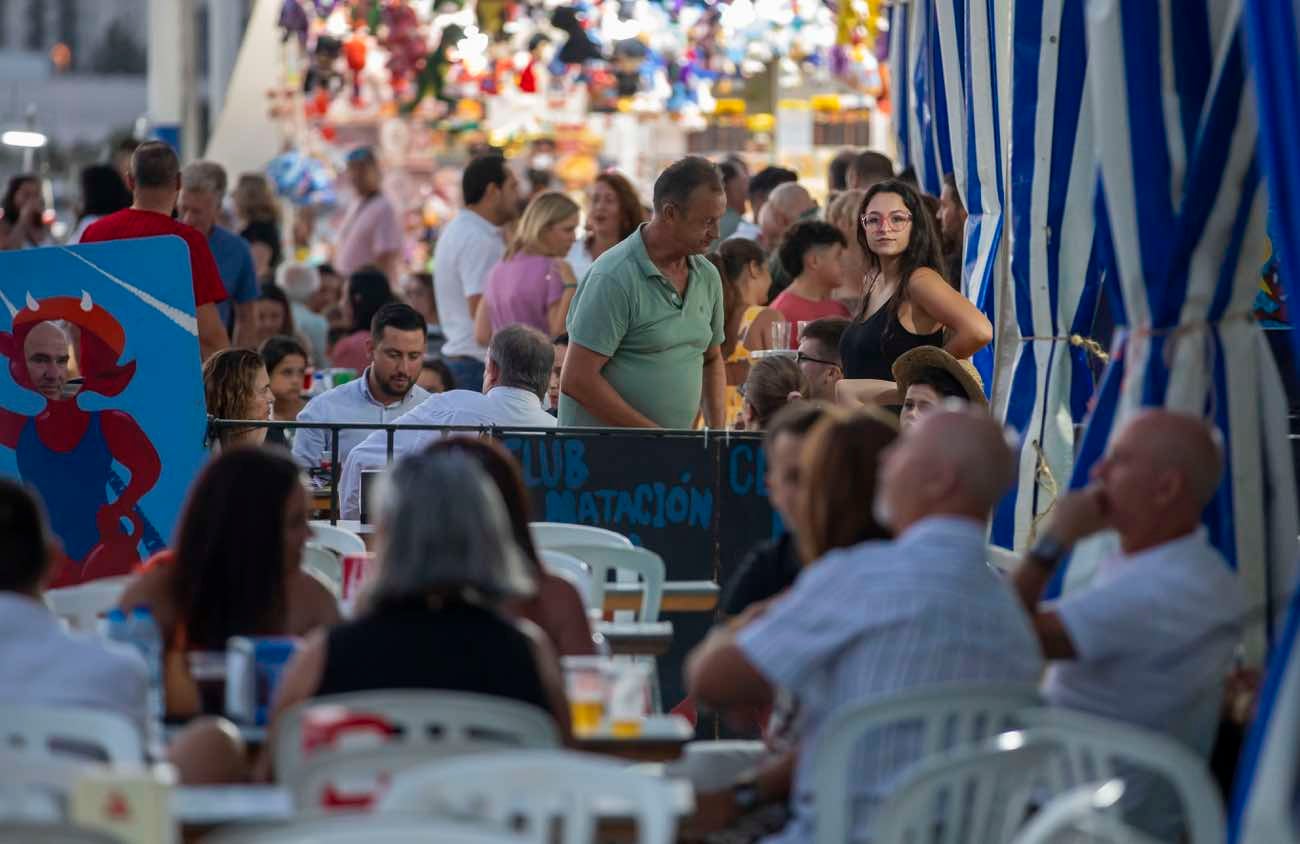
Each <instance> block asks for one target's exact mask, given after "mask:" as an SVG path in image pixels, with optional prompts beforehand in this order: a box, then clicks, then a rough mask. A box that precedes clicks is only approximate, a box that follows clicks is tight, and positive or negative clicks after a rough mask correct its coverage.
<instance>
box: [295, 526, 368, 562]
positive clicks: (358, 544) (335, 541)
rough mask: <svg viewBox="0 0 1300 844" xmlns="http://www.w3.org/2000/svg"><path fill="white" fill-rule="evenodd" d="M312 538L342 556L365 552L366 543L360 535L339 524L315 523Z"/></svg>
mask: <svg viewBox="0 0 1300 844" xmlns="http://www.w3.org/2000/svg"><path fill="white" fill-rule="evenodd" d="M311 534H312V536H311V539H309V540H308V541H309V542H313V543H315V544H317V545H319V546H320V547H322V548H328V549H330V550H331V551H333V552H335V553H336V554H338V555H339V556H340V557H342V556H343V555H344V554H364V553H365V552H366V543H365V540H363V539H362V538H361V537H360V536H358V535H357V534H355V533H353V532H352V531H350V530H345V529H344V528H341V527H338V526H337V525H321V524H313V525H312V526H311Z"/></svg>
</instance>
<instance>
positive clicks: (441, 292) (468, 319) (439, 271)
mask: <svg viewBox="0 0 1300 844" xmlns="http://www.w3.org/2000/svg"><path fill="white" fill-rule="evenodd" d="M505 252H506V245H505V241H503V240H502V239H501V230H500V229H499V228H497V227H496V226H494V225H492V224H491V223H490V222H488V221H487V220H486V219H484V218H483V217H481V216H480V215H478V214H476V213H475V212H473V211H471V210H470V209H468V208H465V209H463V210H462V211H461V212H460V213H459V214H457V215H456V216H455V217H453V218H452V220H451V222H450V223H448V224H447V227H446V228H445V229H443V230H442V233H441V234H440V235H438V243H437V245H436V246H434V248H433V296H434V300H435V301H436V302H437V304H438V321H439V323H441V325H442V331H443V333H444V334H445V335H447V342H446V343H445V344H444V345H443V347H442V353H443V354H444V355H446V356H447V357H471V358H477V359H478V360H486V359H487V349H486V348H484V347H483V346H480V345H479V344H478V343H477V342H475V341H474V317H473V315H471V314H470V312H469V302H468V301H467V300H468V299H469V297H470V296H482V295H483V289H484V287H486V286H487V276H488V271H489V270H491V269H492V267H493V266H494V265H495V264H496V263H497V261H500V260H501V258H502V257H503V256H504V255H505Z"/></svg>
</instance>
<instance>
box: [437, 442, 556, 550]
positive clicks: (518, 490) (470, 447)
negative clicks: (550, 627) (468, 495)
mask: <svg viewBox="0 0 1300 844" xmlns="http://www.w3.org/2000/svg"><path fill="white" fill-rule="evenodd" d="M428 451H429V453H430V454H437V453H440V452H448V453H456V454H463V455H464V456H466V457H468V458H470V459H471V460H473V461H474V462H475V463H477V464H478V465H479V467H480V468H482V469H483V471H484V472H485V473H486V474H487V476H488V477H489V478H491V479H492V483H494V484H496V488H497V491H498V492H500V493H501V500H502V501H503V502H505V505H506V515H507V516H508V517H509V519H510V531H511V533H512V534H514V538H515V543H516V544H517V545H518V546H519V550H520V551H523V552H524V556H525V557H527V558H528V561H529V562H530V563H531V564H532V565H533V566H534V568H535V570H536V571H537V572H539V573H540V572H541V570H542V561H541V558H540V557H539V556H538V555H537V547H536V546H535V545H533V534H532V532H531V531H529V529H528V523H529V522H530V521H532V508H531V506H530V505H529V498H528V489H527V487H525V486H524V479H523V476H522V475H520V474H519V464H518V463H516V462H515V459H514V457H512V456H511V454H510V452H509V451H507V450H506V447H505V446H503V445H501V444H500V443H499V442H497V441H496V440H489V439H481V438H478V437H467V436H460V437H449V438H447V439H444V440H439V441H438V442H435V443H434V444H433V445H431V446H429V448H428Z"/></svg>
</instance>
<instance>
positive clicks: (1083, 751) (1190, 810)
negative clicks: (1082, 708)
mask: <svg viewBox="0 0 1300 844" xmlns="http://www.w3.org/2000/svg"><path fill="white" fill-rule="evenodd" d="M1016 717H1017V720H1019V721H1020V723H1021V724H1022V725H1023V726H1024V733H1025V735H1026V736H1027V737H1029V738H1031V739H1032V740H1033V741H1034V742H1035V743H1039V742H1055V743H1056V744H1057V745H1058V746H1059V748H1060V752H1059V753H1058V754H1057V757H1056V759H1055V760H1054V763H1053V764H1052V765H1051V766H1049V777H1048V779H1047V784H1048V787H1049V788H1050V789H1051V793H1053V794H1060V793H1062V792H1064V791H1065V790H1066V789H1068V788H1071V787H1074V786H1079V785H1084V784H1086V783H1089V782H1096V781H1099V780H1109V779H1120V780H1123V781H1124V782H1125V801H1124V803H1125V804H1126V805H1125V806H1124V807H1123V809H1124V817H1125V820H1126V823H1128V824H1129V825H1130V826H1134V825H1136V826H1139V827H1143V828H1144V829H1145V827H1146V826H1147V825H1148V823H1154V824H1156V825H1160V824H1161V823H1163V821H1164V820H1165V819H1164V818H1163V817H1161V816H1159V813H1160V812H1161V811H1163V810H1168V812H1173V811H1176V810H1177V808H1178V807H1175V806H1162V805H1158V804H1154V803H1153V802H1152V801H1158V800H1159V798H1160V797H1161V796H1163V795H1160V794H1159V793H1157V792H1156V791H1155V789H1156V787H1157V786H1159V785H1161V784H1163V785H1165V786H1167V787H1168V789H1171V790H1172V794H1171V796H1176V798H1177V801H1178V803H1179V804H1181V816H1182V819H1183V823H1184V824H1185V825H1186V828H1187V835H1188V836H1189V837H1188V842H1189V844H1220V842H1222V841H1223V840H1224V837H1225V828H1226V822H1225V820H1224V814H1223V803H1222V800H1221V799H1220V798H1219V790H1218V788H1217V787H1216V786H1215V784H1214V781H1213V780H1212V779H1211V778H1210V774H1209V771H1208V770H1207V768H1206V765H1205V761H1204V760H1203V759H1201V758H1200V757H1199V756H1197V755H1196V754H1195V753H1193V752H1192V751H1190V750H1188V749H1187V748H1186V747H1185V746H1184V745H1183V744H1181V743H1180V742H1178V741H1176V740H1174V739H1172V738H1169V737H1168V736H1164V735H1160V734H1158V733H1153V732H1150V731H1148V730H1143V729H1140V728H1138V727H1135V726H1133V725H1132V724H1125V723H1121V722H1118V721H1113V720H1111V719H1109V718H1099V717H1097V716H1094V715H1087V714H1085V713H1082V712H1075V711H1072V710H1068V709H1062V708H1060V707H1050V708H1048V707H1041V708H1032V709H1026V710H1025V711H1023V712H1020V713H1018V714H1017V716H1016ZM1134 819H1141V820H1142V821H1143V822H1141V823H1136V824H1135V823H1134ZM1145 831H1147V832H1150V830H1145ZM1157 837H1163V835H1159V836H1157Z"/></svg>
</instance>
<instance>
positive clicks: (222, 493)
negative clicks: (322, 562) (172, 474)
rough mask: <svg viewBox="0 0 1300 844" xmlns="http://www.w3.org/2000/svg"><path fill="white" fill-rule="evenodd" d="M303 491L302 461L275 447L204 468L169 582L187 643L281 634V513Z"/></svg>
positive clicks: (230, 454)
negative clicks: (301, 477) (280, 452)
mask: <svg viewBox="0 0 1300 844" xmlns="http://www.w3.org/2000/svg"><path fill="white" fill-rule="evenodd" d="M259 363H260V362H259ZM301 490H302V481H301V479H300V478H299V474H298V466H297V464H296V463H294V462H293V460H292V459H291V458H289V457H288V455H287V454H285V455H280V454H277V453H276V452H275V451H273V450H270V449H262V448H251V447H250V448H233V449H231V450H229V451H224V452H222V453H221V455H220V456H218V457H217V458H216V459H214V460H213V461H212V462H211V463H209V464H208V465H207V466H206V467H205V468H204V469H203V471H202V472H200V473H199V477H198V480H196V481H195V482H194V486H193V487H192V488H191V489H190V495H189V500H188V501H187V502H186V504H185V511H184V513H183V514H182V515H181V521H180V527H179V528H178V529H177V531H176V543H175V548H176V561H175V564H174V565H173V567H172V581H171V593H172V594H171V597H172V601H173V603H174V605H175V606H176V612H177V618H179V619H180V623H181V624H183V625H184V626H185V632H186V635H187V642H188V645H189V647H191V648H198V649H203V650H225V648H226V640H227V639H229V638H230V637H231V636H266V635H275V634H281V633H283V632H284V619H285V613H286V609H287V602H288V597H287V590H286V578H285V575H286V574H287V572H286V566H285V560H284V529H285V523H284V512H285V505H286V504H287V503H288V501H289V496H290V495H294V494H301Z"/></svg>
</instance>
